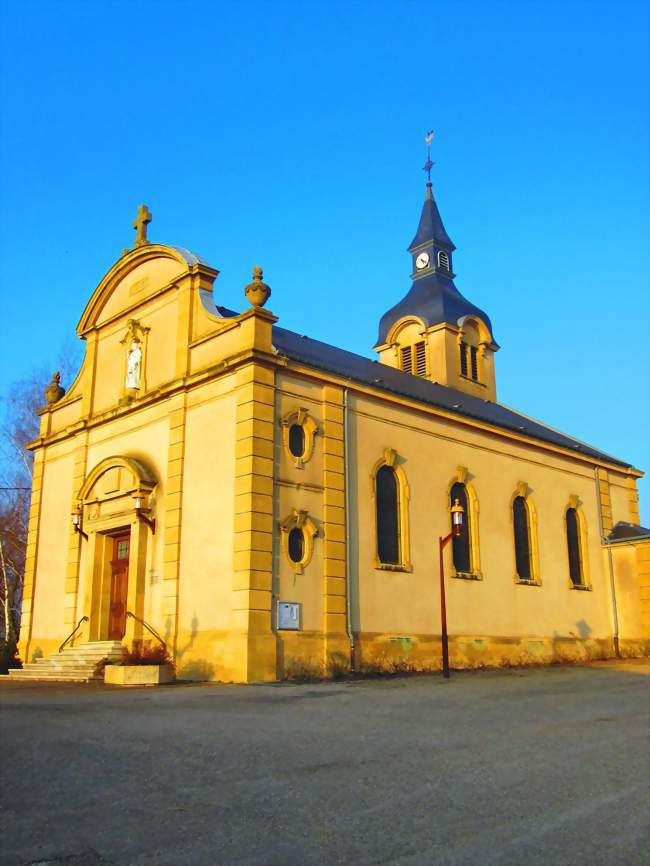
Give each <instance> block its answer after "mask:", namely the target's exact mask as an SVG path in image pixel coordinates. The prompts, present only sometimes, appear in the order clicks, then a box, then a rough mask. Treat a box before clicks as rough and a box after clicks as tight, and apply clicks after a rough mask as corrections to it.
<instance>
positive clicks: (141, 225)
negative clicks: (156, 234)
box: [133, 204, 151, 247]
mask: <svg viewBox="0 0 650 866" xmlns="http://www.w3.org/2000/svg"><path fill="white" fill-rule="evenodd" d="M150 222H151V213H150V211H149V208H148V207H147V206H146V204H141V205H140V207H139V208H138V216H137V219H136V220H135V222H134V223H133V228H134V229H135V232H136V235H135V245H136V247H141V246H142V245H143V244H148V243H149V241H148V240H147V226H148V225H149V223H150Z"/></svg>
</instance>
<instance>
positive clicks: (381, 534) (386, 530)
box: [375, 466, 400, 565]
mask: <svg viewBox="0 0 650 866" xmlns="http://www.w3.org/2000/svg"><path fill="white" fill-rule="evenodd" d="M375 484H376V507H377V555H378V557H379V561H380V562H381V563H383V564H385V565H398V564H399V561H400V560H399V511H398V489H397V476H396V475H395V470H394V469H393V468H392V467H391V466H381V467H380V468H379V469H378V471H377V476H376V481H375Z"/></svg>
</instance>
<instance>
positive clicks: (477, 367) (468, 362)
mask: <svg viewBox="0 0 650 866" xmlns="http://www.w3.org/2000/svg"><path fill="white" fill-rule="evenodd" d="M480 342H481V336H480V334H479V330H478V328H477V326H476V325H475V324H474V323H473V322H465V324H464V325H463V330H462V340H461V341H460V344H459V347H460V372H461V375H462V376H467V378H468V379H472V380H473V381H474V382H480V381H481V380H482V373H481V363H480V355H479V346H480Z"/></svg>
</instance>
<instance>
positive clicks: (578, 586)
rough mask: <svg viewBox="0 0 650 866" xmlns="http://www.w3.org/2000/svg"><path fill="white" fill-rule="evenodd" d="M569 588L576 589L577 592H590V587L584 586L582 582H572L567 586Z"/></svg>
mask: <svg viewBox="0 0 650 866" xmlns="http://www.w3.org/2000/svg"><path fill="white" fill-rule="evenodd" d="M569 589H577V590H578V591H579V592H591V591H592V588H591V587H590V586H585V584H584V583H572V584H571V585H570V586H569Z"/></svg>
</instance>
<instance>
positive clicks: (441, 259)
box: [438, 250, 449, 271]
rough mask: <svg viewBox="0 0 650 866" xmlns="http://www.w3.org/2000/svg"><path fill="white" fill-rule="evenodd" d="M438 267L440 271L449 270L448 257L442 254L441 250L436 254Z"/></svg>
mask: <svg viewBox="0 0 650 866" xmlns="http://www.w3.org/2000/svg"><path fill="white" fill-rule="evenodd" d="M438 267H439V268H440V270H442V271H448V270H449V256H448V255H447V253H445V252H442V250H441V251H440V252H439V253H438Z"/></svg>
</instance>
